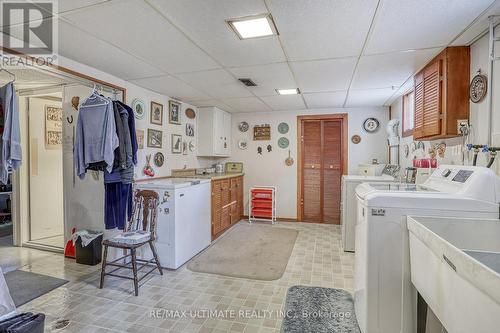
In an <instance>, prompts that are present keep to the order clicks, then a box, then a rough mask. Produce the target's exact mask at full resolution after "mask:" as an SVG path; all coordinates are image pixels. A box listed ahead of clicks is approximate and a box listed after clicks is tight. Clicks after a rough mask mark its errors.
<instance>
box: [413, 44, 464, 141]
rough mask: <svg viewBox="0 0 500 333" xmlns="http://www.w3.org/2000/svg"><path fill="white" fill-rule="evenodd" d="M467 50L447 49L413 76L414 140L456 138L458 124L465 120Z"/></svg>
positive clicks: (461, 48)
mask: <svg viewBox="0 0 500 333" xmlns="http://www.w3.org/2000/svg"><path fill="white" fill-rule="evenodd" d="M469 77H470V50H469V47H468V46H457V47H448V48H446V49H445V50H443V51H442V52H441V53H440V54H438V55H437V56H436V57H435V58H434V59H432V60H431V62H429V63H428V64H427V65H426V66H425V67H424V68H423V69H422V70H421V71H420V72H418V73H417V74H416V75H415V76H414V86H415V102H414V103H415V105H414V110H415V111H414V129H413V137H414V139H426V140H436V139H443V138H451V137H455V136H459V135H460V133H459V132H458V129H457V124H458V121H460V120H468V119H469Z"/></svg>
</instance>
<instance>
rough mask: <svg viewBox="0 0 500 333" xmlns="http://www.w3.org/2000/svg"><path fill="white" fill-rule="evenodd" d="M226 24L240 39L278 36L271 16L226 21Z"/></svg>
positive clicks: (264, 15) (263, 15)
mask: <svg viewBox="0 0 500 333" xmlns="http://www.w3.org/2000/svg"><path fill="white" fill-rule="evenodd" d="M226 22H227V23H228V24H229V26H230V27H231V29H233V31H234V32H235V33H236V35H238V37H239V38H240V39H248V38H258V37H267V36H272V35H277V34H278V31H277V30H276V26H275V25H274V21H273V18H272V17H271V14H262V15H255V16H247V17H241V18H237V19H230V20H226Z"/></svg>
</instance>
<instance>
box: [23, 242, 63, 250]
mask: <svg viewBox="0 0 500 333" xmlns="http://www.w3.org/2000/svg"><path fill="white" fill-rule="evenodd" d="M23 247H29V248H32V249H36V250H42V251H50V252H55V253H64V249H62V248H60V247H55V246H50V245H42V244H36V243H32V242H26V243H23Z"/></svg>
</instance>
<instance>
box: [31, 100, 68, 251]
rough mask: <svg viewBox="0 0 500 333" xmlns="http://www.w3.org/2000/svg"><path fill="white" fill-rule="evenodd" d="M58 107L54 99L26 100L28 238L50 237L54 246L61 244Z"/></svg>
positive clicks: (62, 231)
mask: <svg viewBox="0 0 500 333" xmlns="http://www.w3.org/2000/svg"><path fill="white" fill-rule="evenodd" d="M61 108H62V103H61V102H60V101H57V100H51V99H45V98H29V102H28V115H29V116H28V126H29V140H28V144H29V188H30V190H29V201H30V204H29V207H30V212H29V216H30V218H29V221H30V240H31V241H37V240H41V239H44V240H46V241H49V239H52V240H53V241H54V242H52V243H50V244H51V245H53V246H57V247H63V246H64V240H63V238H62V236H63V234H64V217H63V154H62V146H61V145H58V144H55V143H56V141H55V140H57V139H55V137H56V136H57V135H58V133H60V131H61V130H62V128H61V127H62V119H61V116H62V111H61ZM59 112H60V113H59ZM47 139H49V141H46V140H47Z"/></svg>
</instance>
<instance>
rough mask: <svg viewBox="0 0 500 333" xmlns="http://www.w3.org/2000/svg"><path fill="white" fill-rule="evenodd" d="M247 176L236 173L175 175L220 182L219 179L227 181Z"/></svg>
mask: <svg viewBox="0 0 500 333" xmlns="http://www.w3.org/2000/svg"><path fill="white" fill-rule="evenodd" d="M243 175H245V174H244V173H242V172H241V173H235V172H223V173H208V174H204V175H196V174H194V175H191V174H189V175H187V174H186V175H179V174H177V175H175V177H176V178H198V179H211V180H219V179H227V178H233V177H239V176H243Z"/></svg>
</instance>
